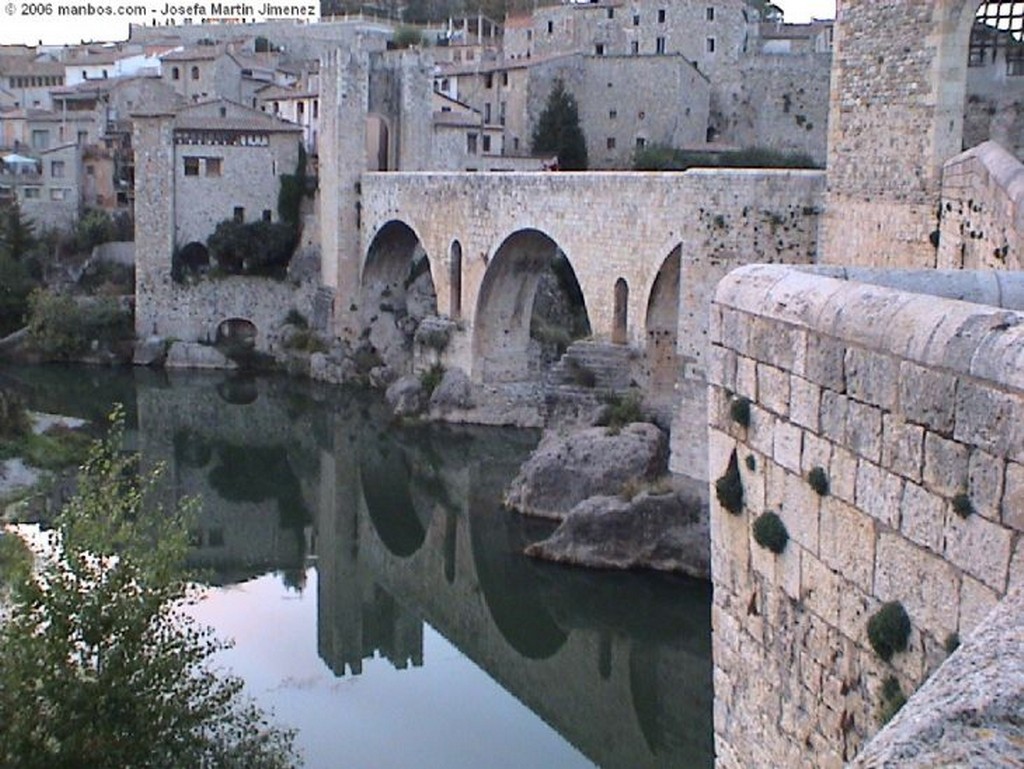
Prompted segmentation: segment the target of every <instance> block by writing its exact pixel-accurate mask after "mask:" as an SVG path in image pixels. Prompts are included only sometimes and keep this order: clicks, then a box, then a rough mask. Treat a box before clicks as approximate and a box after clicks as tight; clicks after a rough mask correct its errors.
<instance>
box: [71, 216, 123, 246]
mask: <svg viewBox="0 0 1024 769" xmlns="http://www.w3.org/2000/svg"><path fill="white" fill-rule="evenodd" d="M116 233H117V228H116V227H115V226H114V221H113V219H111V218H110V215H109V214H107V213H106V212H105V211H100V210H98V209H95V208H92V209H89V210H88V211H86V212H85V215H84V216H82V218H81V219H79V220H78V227H77V228H76V229H75V249H76V250H77V251H79V252H88V251H92V250H93V248H95V247H96V246H98V245H100V244H101V243H109V242H110V241H112V240H113V239H114V237H115V236H116Z"/></svg>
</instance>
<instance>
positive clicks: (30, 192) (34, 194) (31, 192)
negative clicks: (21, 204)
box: [22, 187, 39, 200]
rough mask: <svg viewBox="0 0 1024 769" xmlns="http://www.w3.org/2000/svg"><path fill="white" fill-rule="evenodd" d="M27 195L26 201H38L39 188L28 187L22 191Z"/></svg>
mask: <svg viewBox="0 0 1024 769" xmlns="http://www.w3.org/2000/svg"><path fill="white" fill-rule="evenodd" d="M22 192H23V194H24V195H25V200H38V199H39V188H38V187H26V188H25V189H24V190H22Z"/></svg>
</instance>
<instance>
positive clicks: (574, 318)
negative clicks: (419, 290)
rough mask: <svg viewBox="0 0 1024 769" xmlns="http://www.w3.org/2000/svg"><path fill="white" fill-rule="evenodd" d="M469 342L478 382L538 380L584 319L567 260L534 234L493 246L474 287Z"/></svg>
mask: <svg viewBox="0 0 1024 769" xmlns="http://www.w3.org/2000/svg"><path fill="white" fill-rule="evenodd" d="M475 318H476V328H475V333H474V338H473V351H474V359H475V361H476V370H475V374H476V376H477V378H478V379H479V380H480V381H483V382H512V381H522V380H525V379H528V378H531V377H536V376H539V375H540V374H542V373H543V371H544V370H546V369H547V368H548V367H550V366H551V365H552V364H553V363H554V362H555V361H556V360H557V359H558V358H559V357H561V355H562V354H563V353H564V352H565V349H566V347H568V345H569V344H570V343H571V342H572V341H573V340H574V339H580V338H582V337H586V336H589V335H590V319H589V317H588V316H587V308H586V302H585V300H584V297H583V292H582V290H581V289H580V285H579V281H578V280H577V279H576V273H575V271H574V270H573V268H572V265H571V264H570V262H569V259H568V257H567V256H566V255H565V253H564V252H563V251H562V250H561V249H560V248H559V247H558V244H556V243H555V241H554V240H552V239H551V238H550V237H549V236H547V235H546V234H544V233H543V232H540V231H539V230H533V229H526V230H519V231H517V232H514V233H513V234H511V235H509V236H508V237H507V238H506V239H505V240H504V242H503V243H502V244H501V245H500V246H499V247H498V250H497V251H496V252H495V254H494V257H493V258H492V259H491V261H490V264H489V265H488V267H487V273H486V274H485V275H484V279H483V282H482V283H481V286H480V296H479V299H478V300H477V307H476V314H475Z"/></svg>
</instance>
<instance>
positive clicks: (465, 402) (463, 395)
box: [430, 368, 473, 414]
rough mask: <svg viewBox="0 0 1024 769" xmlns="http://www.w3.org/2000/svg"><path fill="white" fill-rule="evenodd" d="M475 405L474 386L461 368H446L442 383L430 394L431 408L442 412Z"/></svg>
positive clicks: (445, 412)
mask: <svg viewBox="0 0 1024 769" xmlns="http://www.w3.org/2000/svg"><path fill="white" fill-rule="evenodd" d="M472 407H473V386H472V384H471V383H470V381H469V375H467V374H466V372H465V371H463V370H462V369H460V368H449V369H445V372H444V375H443V376H442V377H441V381H440V383H439V384H438V385H437V387H435V388H434V392H433V393H432V394H431V396H430V410H431V411H432V412H433V411H437V412H438V413H440V414H447V413H449V412H451V411H457V410H465V409H468V408H472Z"/></svg>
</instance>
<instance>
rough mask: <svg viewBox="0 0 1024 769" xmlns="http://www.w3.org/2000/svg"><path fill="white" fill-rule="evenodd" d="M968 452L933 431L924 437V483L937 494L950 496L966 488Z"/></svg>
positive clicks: (965, 448) (960, 445) (964, 447)
mask: <svg viewBox="0 0 1024 769" xmlns="http://www.w3.org/2000/svg"><path fill="white" fill-rule="evenodd" d="M969 462H970V452H969V450H968V448H967V447H966V446H964V445H963V444H962V443H957V442H956V441H947V440H946V439H945V438H941V437H939V436H938V435H936V434H935V433H933V432H929V433H927V434H925V437H924V476H923V477H924V485H925V486H926V487H927V488H929V489H931V490H932V491H934V492H935V493H937V494H943V495H945V496H947V497H952V496H954V495H955V494H957V493H959V492H961V491H964V490H965V489H966V488H967V468H968V463H969Z"/></svg>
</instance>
